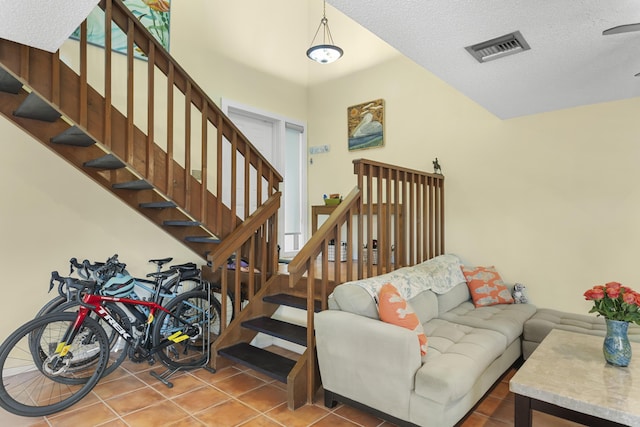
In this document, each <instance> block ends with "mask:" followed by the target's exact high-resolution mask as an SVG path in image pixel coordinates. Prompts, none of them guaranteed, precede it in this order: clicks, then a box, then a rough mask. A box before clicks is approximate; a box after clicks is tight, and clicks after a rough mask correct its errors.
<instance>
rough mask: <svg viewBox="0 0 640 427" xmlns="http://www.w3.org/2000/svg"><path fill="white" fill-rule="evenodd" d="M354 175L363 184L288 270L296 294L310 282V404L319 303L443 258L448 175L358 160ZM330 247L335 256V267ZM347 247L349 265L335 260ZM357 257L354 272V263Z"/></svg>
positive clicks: (307, 364) (315, 376)
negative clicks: (360, 282) (366, 281)
mask: <svg viewBox="0 0 640 427" xmlns="http://www.w3.org/2000/svg"><path fill="white" fill-rule="evenodd" d="M354 171H355V173H356V175H357V180H358V186H357V187H356V188H355V189H353V190H352V191H351V192H350V193H349V195H347V197H346V198H345V199H344V200H343V201H342V203H340V205H338V207H337V208H336V209H335V210H334V211H333V213H332V214H331V215H330V216H329V218H328V219H327V220H326V221H325V222H324V223H323V224H322V226H321V227H320V228H319V229H318V231H317V232H316V233H314V234H313V236H311V239H309V241H308V242H307V244H306V245H305V246H304V247H303V248H302V249H301V250H300V252H298V254H297V255H296V256H295V257H294V259H293V260H292V261H291V262H290V263H289V267H288V271H289V286H290V287H291V288H294V287H296V286H298V283H299V281H300V280H305V277H304V276H306V284H307V290H306V296H307V344H306V352H305V355H304V357H305V358H306V360H305V361H304V369H306V371H307V373H306V376H305V377H306V379H307V383H306V387H307V390H306V394H307V401H308V402H312V401H313V396H314V395H315V392H316V390H317V388H318V387H319V385H320V384H319V382H318V376H319V374H318V371H317V364H316V359H315V357H316V356H315V336H314V316H313V313H314V307H315V306H316V304H317V300H318V299H319V300H320V305H321V307H322V309H323V310H324V309H326V308H327V298H328V295H329V293H330V292H331V291H332V287H335V286H336V285H338V284H340V283H344V282H347V281H351V280H356V279H362V278H364V277H372V276H375V275H380V274H383V273H386V272H390V271H393V270H395V269H397V268H400V267H404V266H409V265H414V264H417V263H420V262H422V261H425V260H427V259H430V258H433V257H435V256H437V255H441V254H443V253H444V176H442V175H438V174H430V173H425V172H420V171H416V170H412V169H407V168H402V167H398V166H393V165H389V164H385V163H380V162H374V161H370V160H364V159H360V160H354ZM374 240H375V241H376V245H375V248H374V244H373V243H374ZM332 242H333V244H334V245H335V246H334V253H335V255H334V261H333V262H330V261H329V245H330V243H332ZM342 243H344V247H345V248H346V253H347V261H346V262H345V263H342V262H340V256H338V255H337V254H338V253H339V251H340V248H341V247H342ZM365 245H366V249H365ZM354 256H355V260H354V262H355V268H354V265H353V264H354V262H351V259H352V258H353V257H354ZM365 259H366V262H365ZM331 269H333V272H332V274H331ZM330 276H331V277H330Z"/></svg>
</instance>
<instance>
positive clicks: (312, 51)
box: [307, 1, 344, 64]
mask: <svg viewBox="0 0 640 427" xmlns="http://www.w3.org/2000/svg"><path fill="white" fill-rule="evenodd" d="M320 30H322V43H320V44H317V45H315V46H314V45H313V43H314V42H315V41H316V37H318V33H319V32H320ZM343 53H344V51H343V50H342V49H340V48H339V47H338V46H336V45H335V44H334V43H333V37H331V30H330V29H329V20H328V19H327V3H326V1H323V8H322V19H321V20H320V25H318V29H317V30H316V34H315V35H314V36H313V40H311V47H310V48H309V49H307V56H308V57H309V59H311V60H313V61H316V62H318V63H320V64H331V63H332V62H334V61H337V60H338V59H340V57H341V56H342V54H343Z"/></svg>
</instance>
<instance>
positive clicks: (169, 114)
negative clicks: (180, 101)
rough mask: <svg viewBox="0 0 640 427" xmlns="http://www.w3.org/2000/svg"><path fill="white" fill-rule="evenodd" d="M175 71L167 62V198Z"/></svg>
mask: <svg viewBox="0 0 640 427" xmlns="http://www.w3.org/2000/svg"><path fill="white" fill-rule="evenodd" d="M174 78H175V71H174V68H173V62H169V70H168V73H167V162H166V164H165V167H166V172H165V175H166V178H167V181H166V186H167V187H166V190H165V191H166V193H167V196H168V197H169V198H173V193H174V191H173V180H174V177H173V124H174V123H173V121H174V118H173V112H174V111H173V109H174V105H173V90H174V89H173V88H174V84H175V83H174Z"/></svg>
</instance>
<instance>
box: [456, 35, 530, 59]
mask: <svg viewBox="0 0 640 427" xmlns="http://www.w3.org/2000/svg"><path fill="white" fill-rule="evenodd" d="M465 49H467V51H468V52H469V53H470V54H471V55H472V56H473V57H474V58H476V59H477V60H478V62H487V61H492V60H494V59H498V58H502V57H503V56H508V55H513V54H515V53H518V52H523V51H525V50H529V49H531V48H530V47H529V44H528V43H527V41H526V40H525V39H524V37H522V34H520V31H515V32H513V33H510V34H507V35H504V36H502V37H497V38H495V39H491V40H487V41H486V42H482V43H477V44H474V45H473V46H467V47H465Z"/></svg>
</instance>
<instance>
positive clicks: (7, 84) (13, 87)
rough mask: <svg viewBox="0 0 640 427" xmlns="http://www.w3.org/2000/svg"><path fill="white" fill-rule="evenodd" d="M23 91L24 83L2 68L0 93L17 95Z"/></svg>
mask: <svg viewBox="0 0 640 427" xmlns="http://www.w3.org/2000/svg"><path fill="white" fill-rule="evenodd" d="M20 89H22V83H20V81H19V80H18V79H16V78H15V77H13V76H12V75H11V74H9V72H8V71H6V70H5V69H4V68H0V91H2V92H7V93H13V94H17V93H20Z"/></svg>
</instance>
